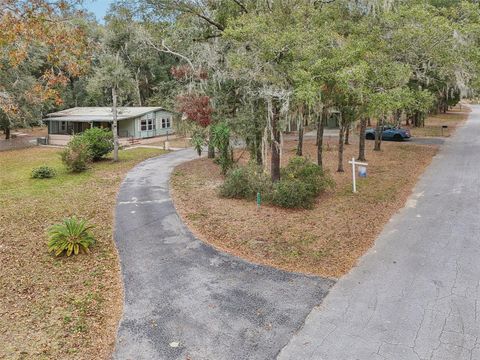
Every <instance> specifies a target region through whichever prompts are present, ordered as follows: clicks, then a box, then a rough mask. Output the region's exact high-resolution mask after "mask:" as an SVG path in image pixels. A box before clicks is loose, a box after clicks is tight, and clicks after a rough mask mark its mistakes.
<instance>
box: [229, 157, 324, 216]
mask: <svg viewBox="0 0 480 360" xmlns="http://www.w3.org/2000/svg"><path fill="white" fill-rule="evenodd" d="M281 176H282V177H281V180H280V181H278V182H276V183H274V184H272V182H271V180H270V177H269V176H268V175H267V174H265V173H264V172H263V171H262V170H261V168H259V167H257V166H253V165H249V166H246V167H238V168H235V169H232V170H230V171H229V172H228V173H227V176H226V177H225V182H224V183H223V184H222V186H221V187H220V195H221V196H223V197H228V198H238V199H253V198H255V196H256V194H257V192H260V193H261V195H262V199H263V201H265V202H267V203H272V204H274V205H277V206H281V207H285V208H310V207H312V205H313V204H314V202H315V198H316V197H317V196H318V195H319V194H320V193H321V192H322V191H324V190H326V189H327V188H328V187H331V186H332V185H333V181H332V179H331V178H330V177H329V176H327V175H326V174H324V172H323V171H322V169H321V168H320V167H319V166H318V165H317V164H314V163H313V162H311V161H310V160H308V159H305V158H303V157H294V158H292V159H291V160H290V161H289V163H288V165H287V166H286V167H285V168H283V169H282V173H281Z"/></svg>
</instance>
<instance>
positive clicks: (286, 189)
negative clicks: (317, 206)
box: [271, 179, 316, 208]
mask: <svg viewBox="0 0 480 360" xmlns="http://www.w3.org/2000/svg"><path fill="white" fill-rule="evenodd" d="M315 197H316V196H315V195H314V194H313V193H312V191H311V189H310V186H309V184H307V183H305V182H303V181H300V180H296V179H293V180H291V179H287V180H280V181H278V182H277V183H275V184H274V188H273V195H272V201H271V202H272V203H273V204H275V205H277V206H281V207H284V208H311V207H312V205H313V203H314V201H315Z"/></svg>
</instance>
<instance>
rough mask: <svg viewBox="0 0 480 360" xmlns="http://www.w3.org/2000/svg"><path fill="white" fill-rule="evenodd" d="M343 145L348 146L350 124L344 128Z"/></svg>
mask: <svg viewBox="0 0 480 360" xmlns="http://www.w3.org/2000/svg"><path fill="white" fill-rule="evenodd" d="M344 144H345V145H350V124H349V125H348V126H347V127H346V128H345V142H344Z"/></svg>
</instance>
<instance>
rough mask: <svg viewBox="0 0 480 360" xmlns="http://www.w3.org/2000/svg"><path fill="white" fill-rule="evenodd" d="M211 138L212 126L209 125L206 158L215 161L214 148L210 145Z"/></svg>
mask: <svg viewBox="0 0 480 360" xmlns="http://www.w3.org/2000/svg"><path fill="white" fill-rule="evenodd" d="M212 138H213V126H212V125H210V129H209V135H208V158H209V159H215V146H213V143H212Z"/></svg>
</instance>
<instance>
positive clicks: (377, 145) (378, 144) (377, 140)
mask: <svg viewBox="0 0 480 360" xmlns="http://www.w3.org/2000/svg"><path fill="white" fill-rule="evenodd" d="M382 133H383V117H382V118H379V119H378V120H377V125H376V126H375V147H374V148H373V150H375V151H380V150H381V145H382Z"/></svg>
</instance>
